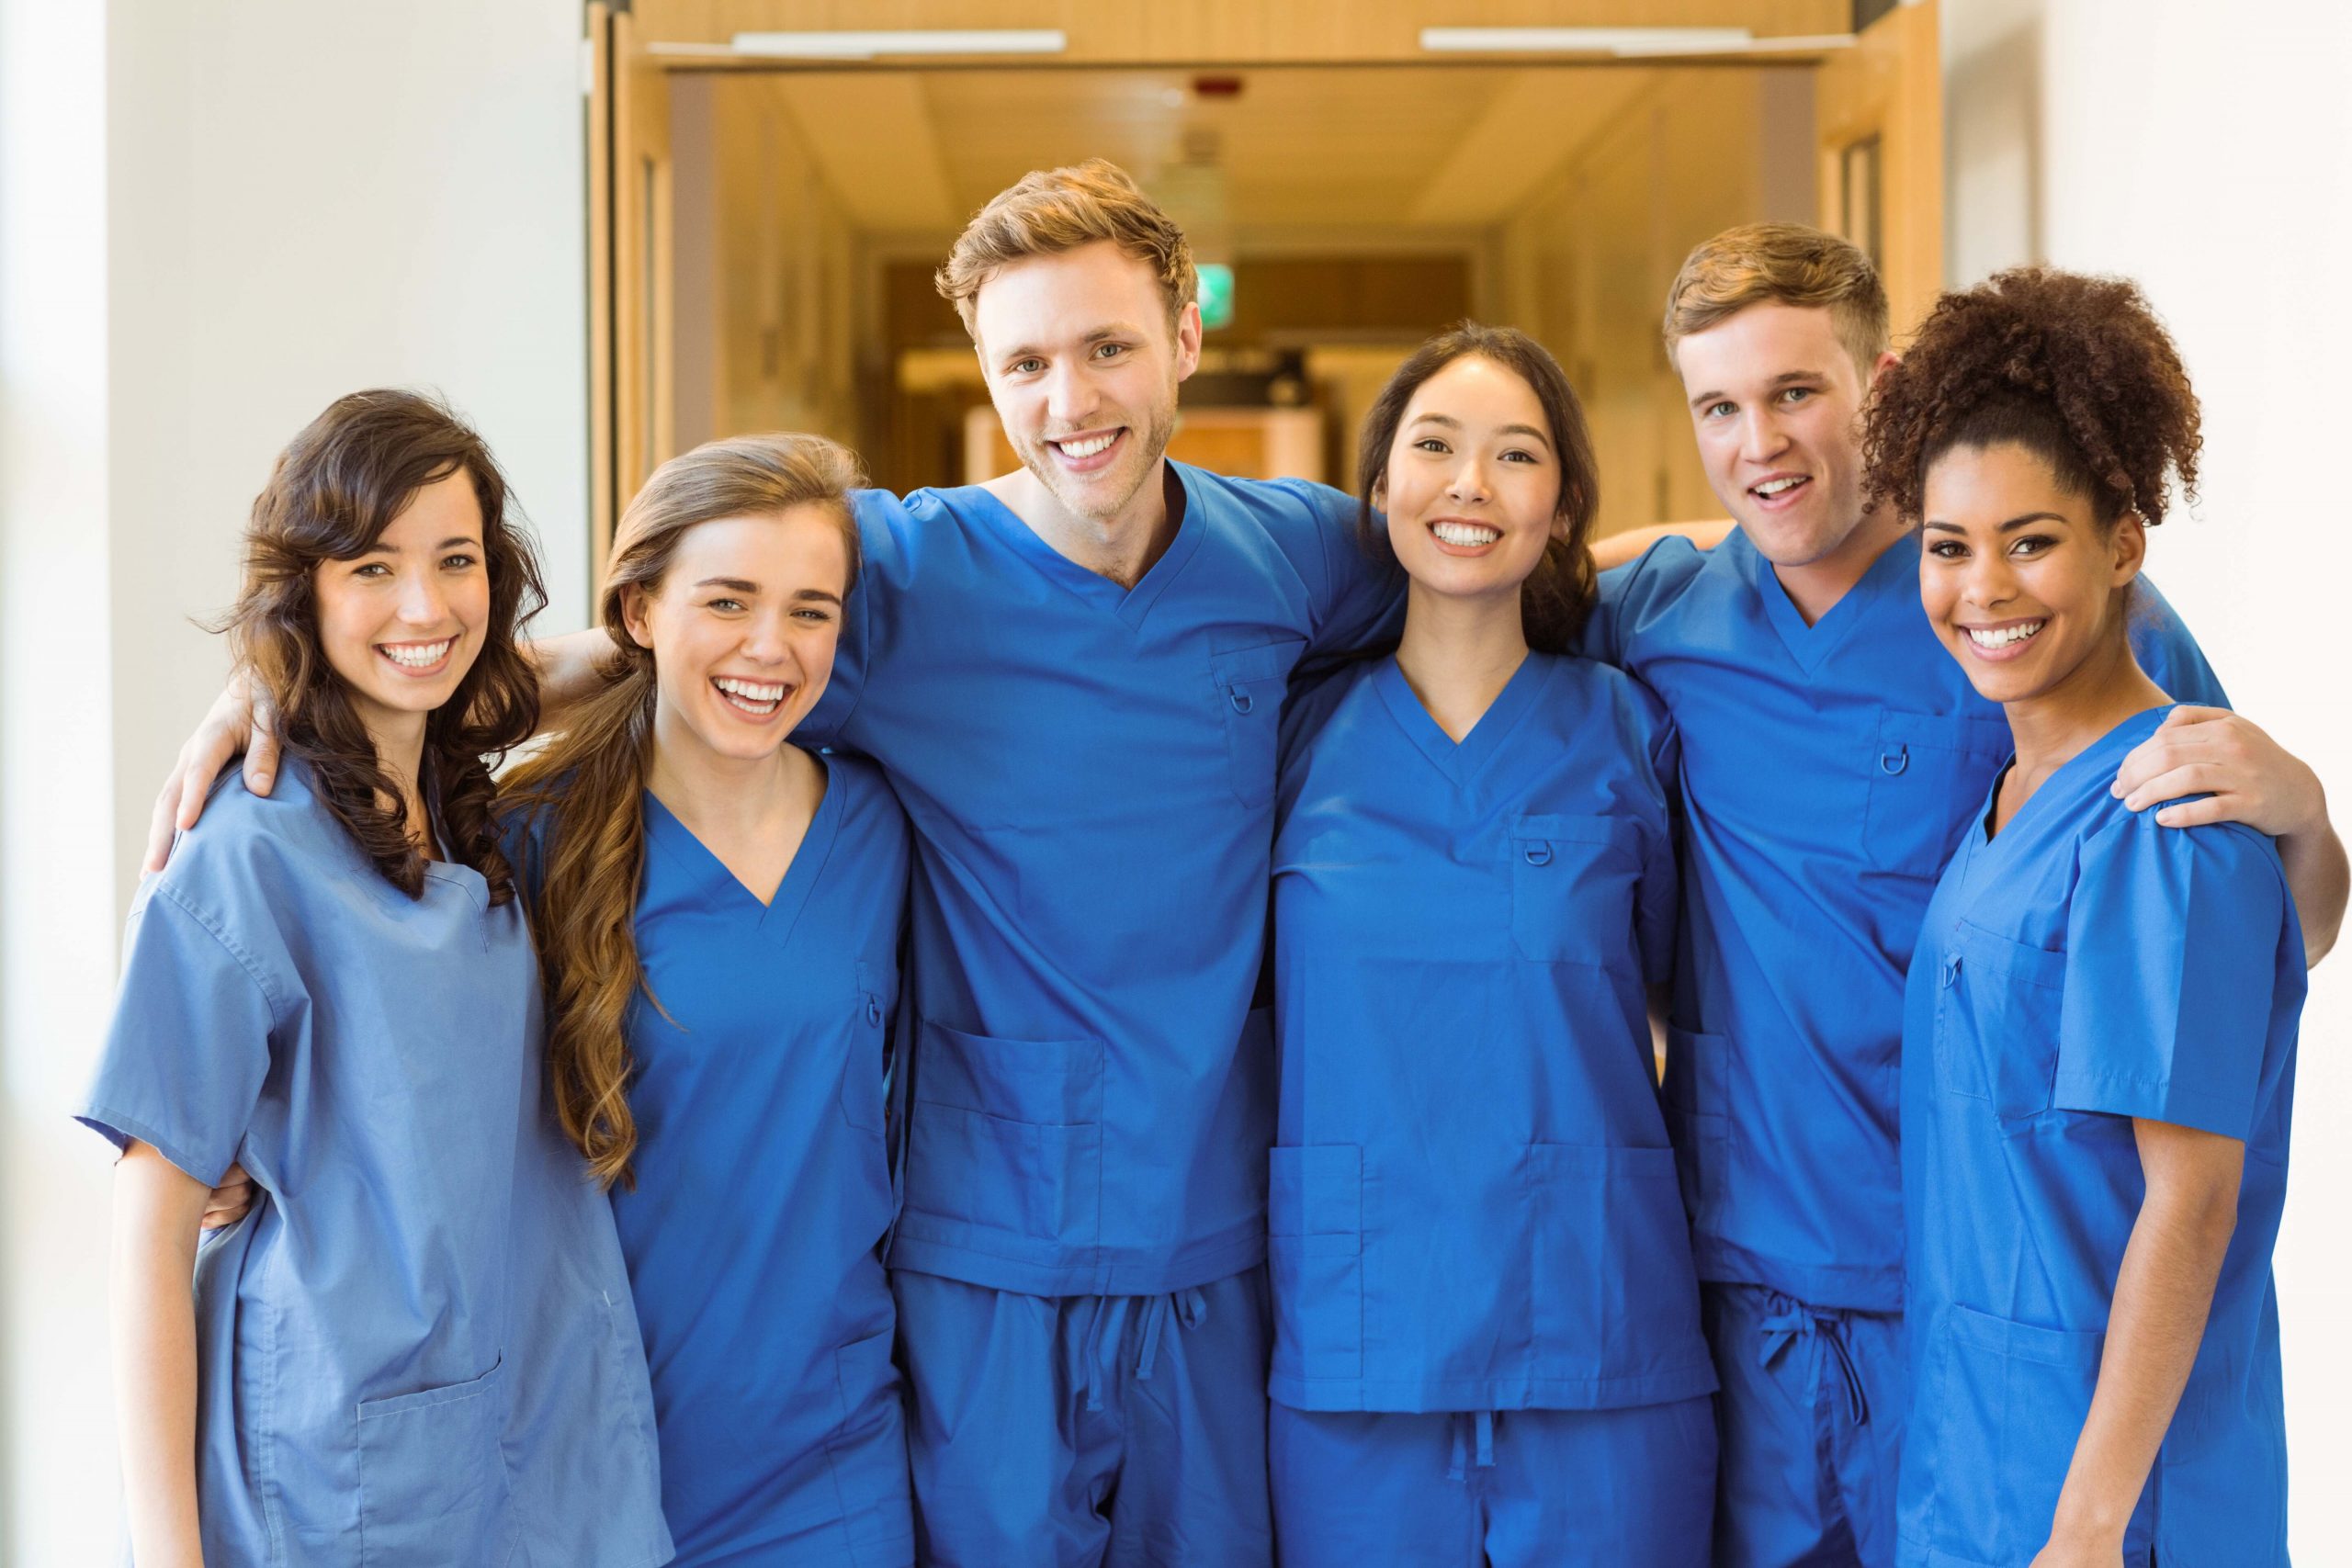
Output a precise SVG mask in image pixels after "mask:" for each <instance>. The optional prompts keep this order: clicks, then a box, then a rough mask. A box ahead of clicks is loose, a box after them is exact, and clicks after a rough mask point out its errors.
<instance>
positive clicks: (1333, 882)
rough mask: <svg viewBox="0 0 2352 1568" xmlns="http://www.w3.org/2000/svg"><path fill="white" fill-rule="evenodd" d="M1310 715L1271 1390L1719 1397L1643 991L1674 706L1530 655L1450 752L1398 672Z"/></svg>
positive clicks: (1282, 997)
mask: <svg viewBox="0 0 2352 1568" xmlns="http://www.w3.org/2000/svg"><path fill="white" fill-rule="evenodd" d="M1326 712H1328V714H1329V717H1328V719H1322V717H1321V716H1322V715H1323V714H1324V713H1326ZM1298 718H1299V731H1298V733H1299V734H1300V735H1301V736H1302V737H1303V738H1304V741H1303V743H1294V744H1293V745H1291V746H1290V747H1289V748H1287V753H1288V754H1287V757H1286V761H1285V763H1284V766H1283V782H1282V807H1283V818H1282V829H1281V832H1280V834H1279V835H1278V837H1277V838H1276V840H1275V848H1274V910H1275V920H1274V995H1275V1006H1276V1017H1277V1021H1278V1027H1277V1031H1276V1037H1277V1039H1278V1041H1279V1043H1280V1061H1281V1081H1282V1102H1281V1127H1280V1134H1279V1138H1278V1143H1277V1146H1276V1147H1275V1149H1274V1151H1273V1160H1272V1213H1271V1231H1272V1240H1271V1247H1272V1261H1273V1294H1274V1308H1275V1324H1276V1337H1275V1343H1274V1361H1273V1377H1272V1384H1271V1391H1272V1394H1273V1397H1274V1398H1276V1399H1278V1400H1280V1401H1281V1402H1282V1403H1283V1404H1288V1405H1292V1406H1294V1407H1296V1408H1299V1409H1306V1410H1407V1411H1448V1410H1452V1411H1460V1410H1482V1411H1483V1410H1517V1409H1589V1408H1600V1407H1611V1406H1622V1405H1634V1404H1655V1403H1658V1402H1661V1401H1666V1400H1678V1399H1686V1398H1691V1397H1692V1396H1695V1395H1699V1394H1704V1393H1711V1392H1712V1391H1713V1389H1714V1386H1715V1375H1714V1368H1713V1362H1712V1360H1711V1359H1710V1358H1709V1355H1708V1350H1707V1346H1706V1342H1705V1340H1704V1339H1703V1338H1702V1337H1701V1336H1700V1331H1699V1287H1698V1280H1697V1276H1696V1274H1695V1273H1694V1271H1693V1269H1692V1268H1691V1242H1690V1230H1689V1227H1688V1224H1687V1223H1686V1221H1685V1218H1684V1215H1683V1211H1682V1200H1681V1195H1680V1192H1679V1189H1678V1186H1677V1184H1676V1179H1675V1165H1674V1152H1673V1150H1672V1148H1671V1147H1670V1146H1669V1145H1668V1142H1667V1134H1666V1121H1665V1118H1664V1116H1663V1115H1662V1114H1661V1113H1660V1111H1659V1108H1658V1100H1657V1085H1656V1082H1655V1079H1654V1077H1653V1072H1654V1057H1653V1055H1652V1049H1651V1042H1650V1031H1649V1022H1648V1012H1647V1006H1646V1002H1645V985H1649V984H1662V983H1663V982H1664V981H1665V980H1666V979H1667V977H1668V972H1669V970H1670V967H1671V963H1672V949H1673V941H1674V929H1675V898H1676V893H1675V869H1674V845H1673V833H1672V829H1671V826H1670V824H1669V821H1668V808H1667V795H1666V791H1667V789H1668V787H1669V786H1670V785H1669V781H1671V780H1672V778H1673V776H1674V769H1675V745H1674V732H1673V730H1672V728H1670V727H1669V726H1668V723H1667V722H1666V718H1665V716H1664V714H1663V713H1662V712H1661V711H1660V709H1659V707H1658V705H1657V701H1656V699H1655V698H1653V697H1651V696H1650V694H1648V693H1646V692H1645V691H1643V690H1642V689H1641V688H1640V687H1639V686H1638V685H1637V684H1635V683H1634V681H1633V680H1632V679H1630V678H1629V677H1627V676H1626V675H1624V674H1623V673H1622V672H1620V671H1615V670H1611V669H1609V668H1607V667H1606V666H1603V665H1599V664H1594V663H1592V662H1590V661H1589V660H1582V659H1562V658H1553V657H1548V656H1546V655H1544V654H1540V653H1536V654H1530V655H1529V656H1528V658H1527V660H1526V661H1525V662H1524V663H1522V664H1521V666H1520V667H1519V670H1518V671H1517V672H1516V673H1514V674H1513V675H1512V676H1511V678H1510V682H1509V683H1508V684H1506V685H1505V686H1504V688H1503V690H1502V693H1501V694H1500V695H1499V696H1498V697H1497V698H1496V699H1495V701H1494V704H1493V705H1492V706H1491V707H1489V708H1488V709H1487V712H1486V714H1485V715H1484V716H1482V717H1481V718H1480V719H1479V720H1478V722H1477V724H1476V727H1475V728H1472V730H1471V731H1470V733H1469V735H1468V736H1467V737H1466V738H1465V739H1464V740H1463V741H1462V742H1461V743H1460V744H1458V745H1457V744H1456V743H1455V742H1454V741H1453V739H1451V738H1449V737H1448V736H1447V735H1446V733H1445V732H1444V731H1443V730H1442V729H1441V728H1438V725H1437V722H1436V720H1434V719H1432V718H1431V717H1430V715H1429V713H1428V711H1427V710H1426V709H1425V708H1423V707H1422V705H1421V704H1420V701H1419V699H1418V698H1417V697H1415V696H1414V695H1413V693H1412V689H1411V688H1410V687H1409V686H1408V685H1407V684H1406V682H1405V677H1404V675H1403V673H1402V672H1401V671H1399V670H1398V668H1397V661H1396V660H1394V659H1383V660H1379V661H1377V662H1376V663H1372V664H1367V665H1363V666H1359V667H1357V668H1356V669H1354V670H1351V671H1347V672H1345V673H1343V674H1342V675H1340V676H1339V677H1337V678H1335V679H1334V680H1333V681H1332V682H1330V683H1329V685H1327V686H1326V687H1324V688H1323V689H1322V690H1321V691H1318V692H1317V693H1316V694H1313V695H1312V696H1311V697H1309V698H1307V699H1306V701H1305V703H1304V704H1303V705H1302V708H1301V710H1300V713H1299V716H1298ZM1318 720H1320V721H1321V722H1320V723H1319V728H1317V721H1318Z"/></svg>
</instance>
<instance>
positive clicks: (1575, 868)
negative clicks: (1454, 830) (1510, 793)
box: [1509, 815, 1642, 964]
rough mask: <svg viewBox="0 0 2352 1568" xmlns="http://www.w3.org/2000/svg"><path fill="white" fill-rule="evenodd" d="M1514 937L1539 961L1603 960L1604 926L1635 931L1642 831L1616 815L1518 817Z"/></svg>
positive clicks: (1513, 836) (1513, 822)
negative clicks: (1598, 938) (1596, 937)
mask: <svg viewBox="0 0 2352 1568" xmlns="http://www.w3.org/2000/svg"><path fill="white" fill-rule="evenodd" d="M1509 853H1510V934H1511V940H1512V942H1514V943H1515V944H1516V945H1517V947H1518V948H1519V955H1520V956H1521V958H1526V959H1532V961H1534V962H1535V963H1538V964H1557V963H1562V962H1568V963H1577V964H1602V963H1603V962H1604V961H1605V959H1606V958H1607V956H1608V953H1607V952H1606V951H1605V950H1604V949H1602V948H1600V947H1599V946H1596V945H1595V944H1594V942H1593V940H1592V935H1593V933H1594V932H1596V931H1630V930H1632V928H1633V921H1634V893H1635V889H1636V887H1637V886H1638V885H1639V883H1640V881H1641V875H1642V852H1641V830H1640V829H1637V828H1635V827H1634V825H1633V823H1631V822H1625V821H1620V820H1617V819H1616V818H1609V817H1539V816H1530V815H1521V816H1516V817H1513V818H1511V819H1510V849H1509Z"/></svg>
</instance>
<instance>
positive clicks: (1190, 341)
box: [1176, 300, 1201, 381]
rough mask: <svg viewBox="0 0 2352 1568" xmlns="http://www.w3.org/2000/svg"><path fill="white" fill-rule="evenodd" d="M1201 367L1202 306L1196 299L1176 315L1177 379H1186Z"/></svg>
mask: <svg viewBox="0 0 2352 1568" xmlns="http://www.w3.org/2000/svg"><path fill="white" fill-rule="evenodd" d="M1200 367H1201V307H1200V303H1199V302H1198V301H1197V300H1195V301H1194V302H1193V303H1192V304H1189V305H1187V306H1185V307H1184V309H1183V310H1182V311H1180V312H1178V314H1177V317H1176V379H1178V380H1179V381H1186V380H1190V379H1191V378H1192V375H1193V371H1195V370H1198V369H1199V368H1200Z"/></svg>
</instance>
